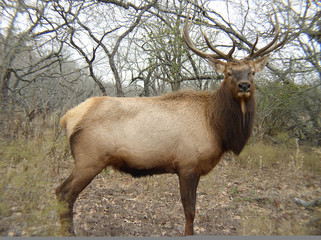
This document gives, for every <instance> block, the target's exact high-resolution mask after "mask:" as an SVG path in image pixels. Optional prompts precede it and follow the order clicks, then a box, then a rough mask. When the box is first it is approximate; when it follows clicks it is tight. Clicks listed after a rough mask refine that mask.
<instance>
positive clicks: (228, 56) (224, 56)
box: [182, 8, 235, 61]
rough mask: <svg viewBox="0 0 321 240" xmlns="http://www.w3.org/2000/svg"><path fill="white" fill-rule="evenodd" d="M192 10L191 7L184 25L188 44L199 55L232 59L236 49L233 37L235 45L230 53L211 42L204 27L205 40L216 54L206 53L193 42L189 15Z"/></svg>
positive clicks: (183, 33) (184, 33)
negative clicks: (190, 33) (217, 47)
mask: <svg viewBox="0 0 321 240" xmlns="http://www.w3.org/2000/svg"><path fill="white" fill-rule="evenodd" d="M190 10H191V8H190V9H189V11H188V14H187V17H186V19H185V24H184V27H183V31H182V36H183V39H184V41H185V43H186V45H187V46H188V47H189V48H190V49H191V50H192V51H193V52H194V53H196V54H197V55H199V56H201V57H202V58H209V57H211V58H214V59H225V60H226V61H229V60H231V59H232V54H233V52H234V50H235V40H234V39H233V38H232V41H233V47H232V49H231V50H230V51H229V53H228V54H225V53H223V52H221V51H220V50H218V49H216V48H215V47H214V46H213V45H212V44H211V43H210V41H209V40H208V38H207V36H206V34H205V32H204V31H203V29H201V31H202V34H203V36H204V38H205V41H206V43H207V46H208V47H209V48H210V49H211V50H212V51H213V52H215V53H216V54H210V53H205V52H202V51H200V50H199V49H197V48H196V47H195V45H194V43H193V42H192V40H191V38H190V36H189V29H190V26H191V21H190V17H189V14H190Z"/></svg>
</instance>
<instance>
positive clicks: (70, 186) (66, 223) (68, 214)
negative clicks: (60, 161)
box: [56, 166, 104, 236]
mask: <svg viewBox="0 0 321 240" xmlns="http://www.w3.org/2000/svg"><path fill="white" fill-rule="evenodd" d="M103 169H104V167H97V166H92V167H88V166H87V167H86V168H80V167H77V166H76V167H75V169H74V170H73V172H72V173H71V174H70V175H69V177H68V178H67V179H66V180H65V181H64V182H63V183H62V184H61V185H60V186H59V187H58V188H57V189H56V195H57V199H58V201H59V202H60V203H61V204H62V206H61V208H60V209H59V215H60V224H61V234H62V235H63V236H68V235H75V233H74V229H73V206H74V203H75V201H76V199H77V197H78V195H79V194H80V192H81V191H82V190H83V189H84V188H85V187H86V186H87V185H88V184H89V183H90V182H91V181H92V180H93V179H94V178H95V176H96V175H97V174H99V173H100V172H101V171H102V170H103Z"/></svg>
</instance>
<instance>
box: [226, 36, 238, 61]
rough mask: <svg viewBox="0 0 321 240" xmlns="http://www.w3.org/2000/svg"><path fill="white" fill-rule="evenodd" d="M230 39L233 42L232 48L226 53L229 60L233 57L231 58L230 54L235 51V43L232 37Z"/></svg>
mask: <svg viewBox="0 0 321 240" xmlns="http://www.w3.org/2000/svg"><path fill="white" fill-rule="evenodd" d="M230 38H231V39H232V41H233V47H232V49H231V50H230V51H229V52H228V54H227V56H228V58H229V59H232V58H233V57H232V54H233V53H234V51H235V47H236V43H235V39H234V38H233V37H230Z"/></svg>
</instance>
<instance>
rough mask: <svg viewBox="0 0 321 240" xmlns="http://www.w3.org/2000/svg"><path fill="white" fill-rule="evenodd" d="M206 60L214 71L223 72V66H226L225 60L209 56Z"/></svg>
mask: <svg viewBox="0 0 321 240" xmlns="http://www.w3.org/2000/svg"><path fill="white" fill-rule="evenodd" d="M207 60H208V61H209V63H210V64H211V66H212V67H213V68H214V70H215V71H216V72H220V73H224V70H225V66H226V63H225V62H222V61H220V60H217V59H215V58H211V57H209V58H207Z"/></svg>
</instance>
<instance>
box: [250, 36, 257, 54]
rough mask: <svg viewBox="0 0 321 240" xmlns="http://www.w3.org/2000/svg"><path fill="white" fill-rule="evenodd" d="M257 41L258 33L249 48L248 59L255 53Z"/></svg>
mask: <svg viewBox="0 0 321 240" xmlns="http://www.w3.org/2000/svg"><path fill="white" fill-rule="evenodd" d="M258 41H259V33H256V39H255V42H254V44H253V46H252V48H251V52H250V55H249V57H252V56H253V54H254V51H255V47H256V44H257V43H258Z"/></svg>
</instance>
